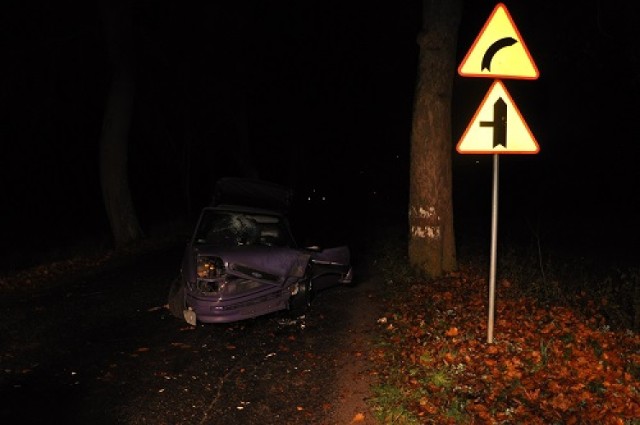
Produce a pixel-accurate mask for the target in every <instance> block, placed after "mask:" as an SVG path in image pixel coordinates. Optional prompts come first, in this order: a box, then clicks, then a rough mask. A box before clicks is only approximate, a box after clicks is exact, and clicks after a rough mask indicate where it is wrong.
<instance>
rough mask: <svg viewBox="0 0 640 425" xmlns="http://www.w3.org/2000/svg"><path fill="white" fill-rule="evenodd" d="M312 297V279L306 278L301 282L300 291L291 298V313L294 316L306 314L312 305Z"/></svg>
mask: <svg viewBox="0 0 640 425" xmlns="http://www.w3.org/2000/svg"><path fill="white" fill-rule="evenodd" d="M312 298H313V287H312V284H311V279H305V280H304V281H302V282H300V283H299V287H298V292H297V293H296V294H295V295H292V296H291V298H289V314H290V315H291V316H292V317H294V318H298V317H300V316H302V315H304V314H305V313H306V312H307V310H308V309H309V306H310V305H311V299H312Z"/></svg>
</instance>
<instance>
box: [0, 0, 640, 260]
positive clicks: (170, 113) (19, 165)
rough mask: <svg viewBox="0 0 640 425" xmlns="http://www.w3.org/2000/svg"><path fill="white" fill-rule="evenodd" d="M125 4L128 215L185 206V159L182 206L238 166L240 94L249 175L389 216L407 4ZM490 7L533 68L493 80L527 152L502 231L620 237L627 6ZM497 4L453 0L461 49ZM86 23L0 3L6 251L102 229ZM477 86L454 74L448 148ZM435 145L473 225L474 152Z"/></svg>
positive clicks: (516, 162)
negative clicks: (131, 81)
mask: <svg viewBox="0 0 640 425" xmlns="http://www.w3.org/2000/svg"><path fill="white" fill-rule="evenodd" d="M133 3H134V4H135V7H134V39H133V44H134V49H135V52H136V66H137V74H136V75H137V80H136V84H137V86H136V89H137V91H136V109H135V115H134V123H133V128H132V131H131V140H130V143H131V148H130V168H131V174H130V179H131V184H132V189H133V195H134V202H135V204H136V208H137V209H138V212H139V214H140V217H141V221H142V223H143V226H146V227H148V226H151V223H153V222H155V221H161V220H163V219H166V218H171V217H173V216H176V215H181V214H184V213H185V211H186V204H185V201H184V198H183V197H182V188H183V187H184V184H185V181H184V179H183V177H184V175H185V174H184V170H185V166H186V164H187V162H185V158H189V161H188V165H189V169H190V172H189V178H190V179H189V188H190V192H189V193H190V195H191V201H192V207H193V208H194V209H196V210H197V209H198V208H199V207H200V206H202V205H203V204H204V203H205V202H207V201H208V199H209V196H210V193H211V188H212V186H213V182H214V181H215V180H216V179H217V178H218V177H220V176H223V175H234V174H238V170H239V168H238V165H237V162H236V161H235V160H234V158H235V156H237V150H238V144H237V140H238V139H237V138H238V132H237V127H236V125H235V124H234V123H235V121H234V119H235V114H234V111H236V110H238V109H237V106H238V104H243V105H245V106H246V111H247V115H246V118H247V120H248V121H247V122H248V127H247V128H248V131H249V140H250V143H251V152H250V153H248V155H250V158H251V160H252V161H254V163H255V164H257V166H258V168H259V169H260V172H261V175H262V177H264V178H266V179H270V180H275V181H280V182H282V183H291V182H293V183H295V185H296V187H298V188H299V189H300V191H301V192H302V193H307V191H308V190H310V189H311V188H316V189H317V190H318V192H319V193H320V192H322V193H326V196H328V197H329V199H330V200H335V202H334V204H335V205H336V208H337V207H342V208H347V209H349V210H353V209H354V208H356V207H361V206H362V205H366V206H367V208H368V209H371V208H370V207H372V206H375V207H380V206H384V207H385V208H381V210H382V211H384V213H385V214H387V213H389V212H390V211H392V212H393V214H396V215H397V216H398V217H406V196H407V195H406V194H407V188H408V154H409V136H410V126H411V110H412V98H413V89H414V85H415V78H416V63H417V54H418V50H417V44H416V41H415V40H416V35H417V32H418V29H419V26H420V1H400V2H382V3H375V2H373V3H372V2H364V1H357V2H346V1H313V0H311V1H304V2H301V1H294V0H289V1H269V2H265V1H248V2H242V3H241V4H240V3H239V2H223V3H225V4H224V5H219V4H217V3H220V2H202V4H201V3H193V4H192V3H191V2H165V1H151V0H149V1H135V2H133ZM205 3H210V4H205ZM226 3H233V4H232V5H229V4H226ZM504 3H505V5H506V6H507V8H508V10H509V12H510V13H511V15H512V17H513V19H514V20H515V23H516V25H517V27H518V29H519V30H520V33H521V35H522V37H523V38H524V40H525V41H526V43H527V46H528V48H529V50H530V52H531V54H532V56H533V59H534V61H535V62H536V64H537V66H538V69H539V70H540V78H539V79H538V80H536V81H515V80H509V81H506V82H505V84H506V86H507V87H508V89H509V91H510V93H511V95H512V96H513V98H514V101H515V103H516V104H517V106H518V108H519V109H520V111H521V112H522V114H523V116H524V118H525V120H526V122H527V123H528V125H529V127H530V128H531V130H532V132H533V133H534V135H535V136H536V138H537V140H538V143H539V144H540V149H541V150H540V153H539V154H537V155H503V156H502V157H501V159H500V208H501V210H500V217H501V226H502V227H501V231H502V232H503V233H504V234H522V235H524V236H525V237H526V235H527V234H529V235H530V232H531V231H530V229H529V226H530V225H534V226H539V229H542V230H541V232H542V233H543V234H544V235H545V236H546V237H548V238H549V239H551V240H554V241H560V242H564V243H567V244H571V243H572V241H575V243H576V244H582V243H584V242H585V241H590V242H594V243H595V242H597V243H604V244H613V245H620V244H623V245H624V246H625V247H628V248H630V249H634V250H637V249H638V231H640V226H638V225H637V217H638V215H639V213H640V208H639V207H638V206H637V205H636V204H637V201H636V196H637V194H638V190H637V185H638V181H639V179H640V171H639V170H638V168H639V167H637V165H636V161H637V160H636V153H637V151H638V150H637V149H636V145H637V144H638V142H637V140H638V135H637V131H636V127H637V126H636V122H637V117H638V113H637V112H638V111H639V110H640V108H639V107H638V106H637V103H638V99H639V96H638V95H639V94H640V71H638V70H639V69H640V67H639V66H638V65H639V62H640V48H639V47H638V40H640V37H638V35H639V34H638V31H639V30H638V28H639V24H640V15H639V14H638V9H637V6H635V4H636V3H637V2H636V1H633V0H624V1H623V0H617V1H604V0H600V1H595V0H590V1H585V2H579V3H578V2H574V1H559V2H530V1H510V2H504ZM196 4H197V5H196ZM496 4H497V3H496V2H490V1H480V0H478V1H467V2H466V5H465V9H464V12H463V20H462V24H461V28H460V34H459V49H458V57H459V59H462V57H463V56H464V54H465V53H466V51H467V50H468V49H469V48H470V46H471V43H472V42H473V39H474V38H475V37H476V35H477V34H478V32H479V30H480V28H481V27H482V25H483V24H484V22H485V20H486V19H487V18H488V16H489V14H490V13H491V11H492V10H493V8H494V7H495V5H496ZM100 22H101V21H100V13H99V9H98V7H97V1H96V2H94V1H84V2H40V3H38V2H18V1H12V6H9V7H7V11H6V12H5V13H3V16H2V24H1V28H2V29H1V31H2V34H3V37H2V40H3V45H2V47H3V53H4V57H3V73H2V74H3V80H2V93H3V97H2V98H3V103H2V116H3V122H4V124H3V126H2V133H1V134H2V139H3V140H2V146H3V147H4V149H3V155H2V161H1V165H2V167H1V171H0V173H1V174H0V176H2V182H3V189H4V190H3V194H4V199H5V202H3V203H2V229H3V233H4V234H5V235H8V236H7V237H6V238H4V240H3V242H2V246H1V248H2V250H1V252H2V255H3V257H4V258H5V259H7V258H9V259H10V258H11V257H12V256H16V255H18V254H16V252H18V253H21V252H22V251H24V250H28V249H30V248H28V247H37V246H43V247H44V246H46V247H47V248H51V247H53V246H55V245H56V244H59V243H60V244H72V243H75V242H77V241H78V240H82V239H84V238H87V239H90V238H91V237H93V236H95V235H100V234H102V233H104V232H105V231H106V229H107V223H106V218H105V215H104V212H103V210H102V204H101V195H100V188H99V180H98V138H99V134H100V126H101V119H102V113H103V110H104V103H105V96H106V93H107V90H108V87H109V79H110V70H109V65H108V60H107V55H106V50H105V43H104V37H103V33H102V28H101V24H100ZM490 83H491V80H489V79H485V78H463V77H459V76H457V75H456V76H455V80H454V84H455V85H454V107H453V124H454V134H453V137H454V139H455V140H454V144H453V145H454V146H455V142H456V141H457V139H458V138H459V137H460V136H461V134H462V132H463V130H464V128H465V127H466V125H467V124H468V122H469V120H470V119H471V117H472V115H473V113H474V111H475V109H476V108H477V107H478V106H479V104H480V102H481V100H482V98H483V96H484V94H485V92H486V90H487V89H488V87H489V85H490ZM238 102H239V103H238ZM453 155H454V184H455V186H454V202H455V204H456V207H457V210H456V221H457V223H458V224H459V229H460V230H459V231H458V233H459V234H461V233H462V232H481V233H482V232H484V233H488V232H489V224H490V223H489V221H488V214H489V210H490V204H491V192H490V184H491V173H492V169H491V155H460V154H457V153H454V154H453ZM292 158H295V162H294V163H295V164H297V167H298V168H296V169H295V170H294V171H295V173H294V172H293V171H292V168H291V167H292V166H291V164H292ZM292 175H295V176H296V179H295V180H292V177H291V176H292ZM349 199H351V201H350V202H347V201H349ZM374 209H375V208H374ZM535 223H537V224H535ZM24 242H26V243H24ZM605 246H606V245H605ZM16 248H17V249H16Z"/></svg>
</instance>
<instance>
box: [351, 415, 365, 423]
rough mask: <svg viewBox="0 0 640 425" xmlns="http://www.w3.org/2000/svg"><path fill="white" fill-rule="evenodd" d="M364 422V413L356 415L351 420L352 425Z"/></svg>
mask: <svg viewBox="0 0 640 425" xmlns="http://www.w3.org/2000/svg"><path fill="white" fill-rule="evenodd" d="M362 421H364V413H356V415H355V416H354V417H353V419H351V423H354V422H362Z"/></svg>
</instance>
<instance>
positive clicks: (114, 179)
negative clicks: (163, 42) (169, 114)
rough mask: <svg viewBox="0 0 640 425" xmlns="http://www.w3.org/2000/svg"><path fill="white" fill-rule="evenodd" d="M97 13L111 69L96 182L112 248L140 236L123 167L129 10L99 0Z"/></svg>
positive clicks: (130, 93)
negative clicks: (98, 172) (98, 176)
mask: <svg viewBox="0 0 640 425" xmlns="http://www.w3.org/2000/svg"><path fill="white" fill-rule="evenodd" d="M101 12H102V17H103V23H104V28H105V36H106V40H107V49H108V52H109V59H110V63H111V66H112V69H113V76H112V80H111V87H110V89H109V94H108V97H107V104H106V107H105V112H104V119H103V122H102V134H101V136H100V182H101V185H102V197H103V200H104V205H105V209H106V212H107V217H108V219H109V224H110V225H111V232H112V235H113V239H114V243H115V246H116V248H122V247H123V246H125V245H128V244H130V243H131V242H134V241H135V240H137V239H140V238H141V237H142V230H141V228H140V225H139V223H138V218H137V216H136V212H135V209H134V207H133V202H132V199H131V192H130V190H129V181H128V175H127V174H128V170H127V146H128V138H129V130H130V128H131V119H132V115H133V99H134V92H135V84H134V76H133V52H132V51H131V45H132V40H131V38H132V34H131V9H130V8H129V6H128V5H127V2H126V1H124V2H117V1H115V2H114V1H109V0H103V1H101Z"/></svg>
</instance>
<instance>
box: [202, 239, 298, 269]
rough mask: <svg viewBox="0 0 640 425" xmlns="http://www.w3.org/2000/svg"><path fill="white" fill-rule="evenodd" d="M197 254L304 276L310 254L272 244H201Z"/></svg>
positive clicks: (230, 265)
mask: <svg viewBox="0 0 640 425" xmlns="http://www.w3.org/2000/svg"><path fill="white" fill-rule="evenodd" d="M195 253H196V255H211V256H216V257H220V258H221V259H222V261H223V262H224V263H225V265H226V266H227V267H232V266H235V265H241V266H246V267H250V268H252V269H256V270H260V271H262V272H266V273H270V274H273V275H278V276H296V277H302V276H303V275H304V273H305V270H306V266H307V263H308V262H309V258H310V255H309V254H308V253H304V252H301V251H300V250H297V249H293V248H287V247H272V246H260V245H251V246H237V247H226V248H221V247H219V246H206V245H205V246H201V247H198V248H197V249H196V250H195Z"/></svg>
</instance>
